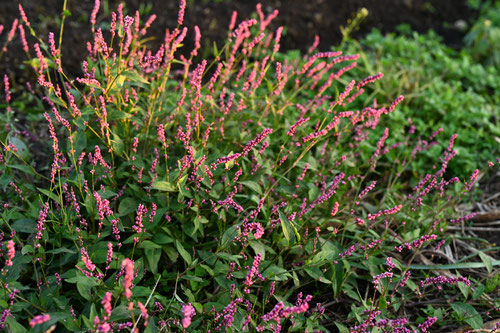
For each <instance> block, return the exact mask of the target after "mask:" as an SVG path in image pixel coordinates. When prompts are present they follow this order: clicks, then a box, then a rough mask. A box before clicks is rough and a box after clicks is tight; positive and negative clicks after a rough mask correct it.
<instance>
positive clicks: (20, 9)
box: [19, 4, 30, 27]
mask: <svg viewBox="0 0 500 333" xmlns="http://www.w3.org/2000/svg"><path fill="white" fill-rule="evenodd" d="M19 13H20V14H21V19H22V20H23V22H24V24H26V26H27V27H29V26H30V21H29V20H28V17H27V16H26V13H25V12H24V9H23V6H21V4H19Z"/></svg>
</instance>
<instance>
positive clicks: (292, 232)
mask: <svg viewBox="0 0 500 333" xmlns="http://www.w3.org/2000/svg"><path fill="white" fill-rule="evenodd" d="M279 215H280V222H281V227H282V228H283V235H285V238H286V240H287V241H288V244H293V243H295V237H297V240H298V241H299V242H300V234H299V232H298V230H297V228H296V227H295V225H294V224H293V222H291V221H290V220H289V219H288V217H286V215H285V213H283V212H282V211H280V212H279Z"/></svg>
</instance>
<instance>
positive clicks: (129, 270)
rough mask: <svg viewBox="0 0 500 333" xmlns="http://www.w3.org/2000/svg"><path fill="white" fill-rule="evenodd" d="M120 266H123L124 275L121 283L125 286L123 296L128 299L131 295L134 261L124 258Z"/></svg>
mask: <svg viewBox="0 0 500 333" xmlns="http://www.w3.org/2000/svg"><path fill="white" fill-rule="evenodd" d="M122 268H125V276H124V278H123V285H124V288H125V297H127V299H130V297H131V296H132V290H130V288H131V287H132V281H133V280H134V263H133V262H132V260H130V259H128V258H125V259H123V261H122Z"/></svg>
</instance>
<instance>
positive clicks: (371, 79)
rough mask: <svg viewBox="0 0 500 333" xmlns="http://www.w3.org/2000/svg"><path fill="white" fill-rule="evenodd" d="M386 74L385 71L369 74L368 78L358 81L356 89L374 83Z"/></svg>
mask: <svg viewBox="0 0 500 333" xmlns="http://www.w3.org/2000/svg"><path fill="white" fill-rule="evenodd" d="M383 76H384V73H382V72H381V73H378V74H376V75H372V76H368V77H367V78H365V79H363V80H362V81H361V82H358V84H357V85H356V89H358V90H359V89H361V88H362V87H364V86H366V85H367V84H368V83H372V82H374V81H377V80H380V79H381V78H382V77H383Z"/></svg>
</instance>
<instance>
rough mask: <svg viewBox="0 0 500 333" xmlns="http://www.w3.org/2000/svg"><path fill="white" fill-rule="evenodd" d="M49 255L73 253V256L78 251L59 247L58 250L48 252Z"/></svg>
mask: <svg viewBox="0 0 500 333" xmlns="http://www.w3.org/2000/svg"><path fill="white" fill-rule="evenodd" d="M47 253H53V254H59V253H71V254H75V253H76V251H75V250H71V249H68V248H65V247H58V248H57V249H53V250H50V251H47Z"/></svg>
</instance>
